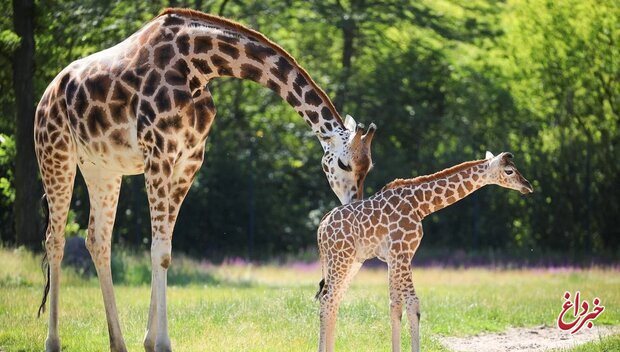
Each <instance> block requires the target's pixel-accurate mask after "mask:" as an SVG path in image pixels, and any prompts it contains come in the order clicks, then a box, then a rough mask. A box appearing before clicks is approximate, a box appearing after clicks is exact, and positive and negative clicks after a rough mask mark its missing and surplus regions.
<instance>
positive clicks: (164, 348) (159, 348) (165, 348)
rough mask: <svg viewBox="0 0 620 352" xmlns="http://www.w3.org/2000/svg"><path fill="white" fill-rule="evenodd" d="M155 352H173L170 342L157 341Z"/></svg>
mask: <svg viewBox="0 0 620 352" xmlns="http://www.w3.org/2000/svg"><path fill="white" fill-rule="evenodd" d="M155 352H172V347H170V340H162V341H157V342H156V343H155Z"/></svg>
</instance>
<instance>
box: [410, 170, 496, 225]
mask: <svg viewBox="0 0 620 352" xmlns="http://www.w3.org/2000/svg"><path fill="white" fill-rule="evenodd" d="M487 168H488V164H487V163H485V161H484V160H479V161H477V162H468V163H463V164H460V165H457V166H455V167H452V168H449V169H446V170H444V171H441V172H438V173H436V174H434V175H430V176H422V177H421V178H418V182H415V180H416V179H413V180H412V182H414V183H415V187H414V192H413V197H415V200H416V202H417V204H418V214H419V215H420V216H421V217H422V218H424V217H426V216H428V215H429V214H432V213H434V212H436V211H438V210H441V209H443V208H445V207H447V206H450V205H452V204H454V203H456V202H458V201H459V200H461V199H463V198H465V197H467V196H468V195H469V194H471V193H473V192H474V191H476V190H478V189H479V188H480V187H482V186H485V185H486V184H488V182H487V178H486V177H485V174H486V170H487Z"/></svg>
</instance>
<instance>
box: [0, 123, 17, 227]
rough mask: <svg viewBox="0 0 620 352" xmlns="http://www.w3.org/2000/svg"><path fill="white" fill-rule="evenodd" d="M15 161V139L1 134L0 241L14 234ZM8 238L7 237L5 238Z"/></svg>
mask: <svg viewBox="0 0 620 352" xmlns="http://www.w3.org/2000/svg"><path fill="white" fill-rule="evenodd" d="M14 159H15V139H13V137H11V136H9V135H6V134H2V133H0V223H1V225H0V239H7V238H6V237H8V234H10V233H12V232H13V222H12V219H13V216H12V214H13V201H15V188H14V185H13V160H14ZM5 236H6V237H5Z"/></svg>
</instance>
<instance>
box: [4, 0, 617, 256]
mask: <svg viewBox="0 0 620 352" xmlns="http://www.w3.org/2000/svg"><path fill="white" fill-rule="evenodd" d="M35 5H36V6H35V8H36V10H35V14H34V17H35V18H34V20H35V43H36V50H35V57H34V60H35V70H34V77H33V78H34V90H35V92H34V93H35V94H34V96H35V97H36V99H35V100H38V98H39V97H40V96H41V94H42V92H43V90H44V89H45V87H46V86H47V84H49V82H50V81H51V80H52V79H53V77H54V76H55V75H56V74H57V73H58V72H59V71H60V70H61V69H62V68H63V67H65V66H66V65H68V64H69V63H70V62H71V61H73V60H75V59H77V58H80V57H83V56H85V55H88V54H91V53H94V52H96V51H99V50H102V49H104V48H107V47H110V46H112V45H114V44H115V43H117V42H119V41H121V40H123V39H124V38H126V37H127V36H129V35H130V34H131V33H133V32H134V31H136V30H137V29H138V28H140V27H141V26H142V25H143V24H144V23H145V22H146V21H148V20H149V19H151V18H152V17H153V16H155V15H156V14H157V13H158V12H159V11H160V10H161V9H162V8H164V7H167V6H183V7H190V8H194V9H197V10H201V11H205V12H210V13H214V14H218V15H222V16H225V17H229V18H232V19H234V20H236V21H239V22H241V23H244V24H246V25H248V26H250V27H252V28H254V29H256V30H259V31H261V32H262V33H264V34H265V35H266V36H268V37H269V38H271V39H272V40H274V41H275V42H277V43H278V44H280V45H281V46H282V47H284V48H285V49H286V50H288V51H289V52H290V53H291V54H292V55H293V56H294V57H295V58H296V59H297V60H298V62H299V63H300V64H301V65H302V66H304V67H305V68H306V69H307V71H308V72H309V73H310V75H311V76H312V77H313V78H314V79H315V80H316V81H317V83H319V85H320V86H322V87H323V89H325V90H326V92H327V93H328V95H330V96H331V97H332V98H333V99H334V101H335V103H336V106H337V107H338V109H339V110H341V113H343V114H347V113H348V114H351V115H353V116H354V117H355V118H356V119H357V120H358V121H360V122H364V123H370V122H375V123H376V124H377V126H378V132H377V134H376V137H375V140H374V143H373V149H374V150H373V160H374V163H375V168H374V170H373V171H371V173H370V174H369V176H368V178H367V180H366V190H365V191H366V192H365V193H366V195H369V194H371V193H373V192H375V191H377V190H379V189H380V188H381V187H382V186H383V185H384V184H386V183H387V182H389V181H391V180H392V179H394V178H397V177H412V176H417V175H423V174H428V173H432V172H435V171H438V170H440V169H443V168H446V167H448V166H452V165H454V164H456V163H459V162H462V161H465V160H472V159H480V158H482V157H483V156H484V152H485V151H486V150H490V151H492V152H494V153H497V152H501V151H511V152H512V153H513V154H514V155H515V162H516V164H517V166H518V167H519V170H521V171H522V173H523V174H524V176H525V177H527V178H528V179H529V180H530V181H531V182H532V184H533V186H534V189H535V193H534V194H532V195H531V196H529V197H523V196H521V195H519V194H517V193H516V192H509V191H505V190H500V189H497V188H492V187H487V188H485V189H483V190H481V191H480V192H477V193H476V194H474V195H472V196H471V197H469V198H467V199H466V200H464V201H462V202H460V203H458V204H457V205H455V206H453V207H451V208H449V209H446V210H444V211H442V212H440V213H438V214H434V215H432V216H431V217H430V218H429V219H428V220H426V221H425V233H426V236H425V240H424V246H427V247H428V248H445V249H449V250H457V249H459V250H465V251H479V252H483V251H487V250H499V251H506V252H511V253H523V254H524V255H530V254H531V253H533V252H536V253H545V252H555V253H563V254H562V256H564V257H565V259H566V260H567V261H573V260H582V259H586V260H587V259H588V258H593V257H606V258H615V259H617V258H618V254H620V226H619V225H620V223H619V221H620V220H619V218H618V216H619V215H620V187H618V185H620V154H619V153H618V148H620V130H619V127H620V116H619V114H620V106H619V103H620V83H619V81H620V69H619V65H620V45H619V43H620V26H618V23H619V22H620V5H618V3H617V2H616V1H612V0H596V1H595V0H580V1H577V0H564V1H546V0H531V1H527V2H523V1H516V0H508V1H492V0H473V1H456V0H440V1H431V0H420V1H396V0H395V1H391V0H382V1H364V0H350V1H349V0H335V1H333V0H329V1H314V0H313V1H292V0H287V1H283V2H282V1H271V0H268V1H261V2H251V1H239V0H235V1H229V0H216V1H207V0H194V1H174V2H173V1H159V2H157V1H155V2H134V1H127V0H106V1H94V0H86V1H80V2H73V1H65V0H54V1H45V2H43V1H37V2H35ZM0 10H1V11H3V12H4V13H7V14H11V15H13V13H12V8H11V6H10V5H9V4H8V3H7V2H3V3H2V4H0ZM19 41H20V37H19V36H18V35H17V34H16V32H15V29H14V27H13V22H12V21H11V16H4V17H2V18H1V19H0V64H1V65H2V66H3V67H4V69H3V70H1V71H0V90H1V91H2V92H3V94H2V95H0V219H1V225H0V236H1V238H2V240H3V241H5V242H9V243H10V242H14V241H16V239H17V238H19V236H20V234H19V233H15V230H14V226H13V223H12V218H13V217H14V216H15V214H14V213H13V208H12V205H13V202H14V200H15V191H14V184H15V179H14V174H15V172H14V168H15V158H17V157H19V155H17V156H16V155H15V150H16V147H15V135H16V130H15V129H16V125H17V124H16V96H15V94H14V91H13V89H12V85H13V81H12V80H13V76H12V73H11V70H10V67H12V66H11V65H12V63H11V59H10V58H11V57H12V55H13V53H14V51H15V50H16V48H17V47H18V46H19ZM210 90H211V91H212V92H213V95H214V100H215V104H216V106H217V109H218V113H217V118H216V121H215V124H214V126H213V129H212V132H211V134H210V136H209V139H208V141H207V151H206V154H205V162H204V165H203V167H202V170H201V171H200V173H199V174H198V177H197V179H196V181H195V183H194V185H193V187H192V189H191V191H190V193H189V195H188V197H187V199H186V201H185V203H184V206H183V208H182V210H181V213H180V216H179V219H178V222H177V225H176V229H175V234H176V236H175V237H174V248H175V249H177V250H182V251H186V252H189V253H191V254H193V255H197V256H207V257H211V258H222V257H225V256H239V255H240V256H245V255H248V256H250V257H252V258H254V259H262V258H268V257H270V256H272V255H279V254H289V253H290V254H299V253H301V252H303V251H304V250H306V249H310V248H313V246H314V245H315V243H316V240H315V231H316V226H317V224H318V221H319V220H320V218H321V216H322V215H323V214H324V213H325V212H326V211H327V210H329V209H331V208H332V207H334V206H336V205H337V204H338V203H337V199H336V197H335V196H334V195H333V194H332V193H331V191H330V189H329V186H328V184H327V181H326V180H325V177H324V176H323V173H322V171H321V168H320V158H321V156H322V150H321V148H320V145H319V143H318V142H317V141H316V140H315V138H313V136H312V134H311V131H310V130H309V129H308V128H307V126H306V125H305V124H304V123H303V121H302V120H301V119H300V118H299V117H298V116H297V115H296V113H295V111H294V110H293V109H291V108H290V107H289V106H288V105H287V104H286V103H285V102H283V101H281V99H280V98H279V97H278V96H277V95H275V94H274V93H272V92H271V91H269V90H267V89H264V88H262V87H260V86H259V85H257V84H254V83H252V82H245V81H238V80H235V79H219V80H216V81H213V82H211V83H210ZM36 103H37V101H32V104H33V105H34V104H36ZM123 183H124V184H123V189H122V192H121V199H120V202H119V207H118V212H117V221H116V226H115V232H114V238H115V241H116V242H120V243H124V244H127V245H131V246H138V247H140V246H144V247H146V246H147V245H148V243H149V240H150V226H149V215H148V207H147V201H146V196H145V193H144V180H143V177H142V176H132V177H126V178H125V179H124V181H123ZM88 210H89V208H88V197H87V193H86V189H85V186H84V185H83V182H82V181H81V179H79V177H78V180H77V181H76V190H75V192H74V198H73V203H72V213H71V216H70V225H69V227H68V232H69V233H70V234H76V233H77V234H82V235H83V233H84V231H85V230H84V229H83V228H85V227H86V223H87V219H88Z"/></svg>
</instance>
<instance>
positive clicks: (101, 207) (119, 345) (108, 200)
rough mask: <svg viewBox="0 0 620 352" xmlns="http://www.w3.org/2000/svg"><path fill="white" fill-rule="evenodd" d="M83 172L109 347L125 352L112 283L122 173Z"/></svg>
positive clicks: (88, 242) (88, 244)
mask: <svg viewBox="0 0 620 352" xmlns="http://www.w3.org/2000/svg"><path fill="white" fill-rule="evenodd" d="M81 170H82V175H83V176H84V181H85V182H86V186H87V187H88V194H89V199H90V220H89V223H88V238H87V239H86V248H88V251H89V252H90V256H91V257H92V260H93V262H94V263H95V268H96V270H97V276H98V277H99V284H100V286H101V293H102V294H103V303H104V306H105V312H106V318H107V322H108V333H109V336H110V350H111V351H113V352H121V351H122V352H125V351H127V348H126V347H125V341H124V340H123V335H122V333H121V328H120V323H119V321H118V312H117V309H116V300H115V298H114V286H113V283H112V270H111V268H110V260H111V253H112V250H111V245H112V229H113V227H114V218H115V216H116V205H117V203H118V195H119V192H120V186H121V179H122V176H121V175H118V174H108V173H105V172H102V171H101V170H88V169H85V168H82V169H81Z"/></svg>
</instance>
